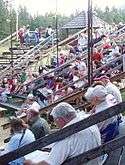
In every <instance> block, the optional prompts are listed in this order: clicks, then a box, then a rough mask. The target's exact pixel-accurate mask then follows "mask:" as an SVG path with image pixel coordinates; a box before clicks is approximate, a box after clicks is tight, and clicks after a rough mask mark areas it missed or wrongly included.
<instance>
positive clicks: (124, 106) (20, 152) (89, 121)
mask: <svg viewBox="0 0 125 165" xmlns="http://www.w3.org/2000/svg"><path fill="white" fill-rule="evenodd" d="M124 111H125V102H122V103H120V104H118V105H115V106H112V107H110V108H108V109H106V110H104V111H102V112H99V113H97V114H94V115H91V116H89V117H87V118H85V119H84V120H81V121H79V122H77V123H75V124H72V125H70V126H67V127H65V128H63V129H61V130H59V131H57V132H55V133H52V134H50V135H48V136H44V137H43V138H40V139H38V140H36V141H35V142H32V143H30V144H28V145H25V146H23V147H21V148H19V149H16V150H14V151H12V152H9V153H6V154H4V155H2V156H0V164H2V165H6V164H7V163H9V162H11V161H13V160H15V159H17V158H20V157H22V156H25V155H26V154H29V153H31V152H33V151H35V150H38V149H42V148H43V147H45V146H47V145H50V144H52V143H55V142H57V141H60V140H63V139H65V138H67V137H68V136H71V135H72V134H75V133H77V132H80V131H82V130H84V129H86V128H88V127H90V126H92V125H95V124H97V123H100V122H102V121H104V120H106V119H108V118H111V117H113V116H115V115H118V114H119V113H123V112H124Z"/></svg>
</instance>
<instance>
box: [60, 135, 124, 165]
mask: <svg viewBox="0 0 125 165" xmlns="http://www.w3.org/2000/svg"><path fill="white" fill-rule="evenodd" d="M124 145H125V136H122V137H119V138H117V139H114V140H111V141H110V142H107V143H105V144H103V145H100V146H99V147H96V148H93V149H91V150H89V151H86V152H84V153H82V154H80V155H78V156H75V157H73V158H70V159H68V160H66V161H65V162H64V163H63V164H62V165H76V164H78V165H83V164H84V163H87V162H89V161H90V160H93V159H95V158H98V157H100V156H102V155H104V154H110V153H111V152H112V151H115V150H117V149H119V148H121V147H123V146H124ZM109 156H110V155H109ZM110 163H112V162H110ZM117 163H118V162H117ZM115 164H116V162H115ZM103 165H107V164H106V163H104V164H103ZM110 165H111V164H110ZM112 165H114V164H112ZM116 165H118V164H116Z"/></svg>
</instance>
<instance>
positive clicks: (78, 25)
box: [62, 11, 108, 29]
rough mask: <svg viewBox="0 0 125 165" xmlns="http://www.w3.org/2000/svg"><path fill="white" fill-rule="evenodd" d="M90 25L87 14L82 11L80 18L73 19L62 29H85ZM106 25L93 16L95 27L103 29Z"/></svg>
mask: <svg viewBox="0 0 125 165" xmlns="http://www.w3.org/2000/svg"><path fill="white" fill-rule="evenodd" d="M87 25H88V17H87V12H85V11H82V12H81V13H80V14H79V15H78V16H76V17H75V18H74V19H72V20H71V21H70V22H68V23H67V24H65V25H64V26H63V27H62V29H83V28H85V27H87ZM104 25H108V23H106V22H104V21H103V20H102V19H100V18H99V17H97V16H96V15H93V27H95V28H96V27H102V26H104Z"/></svg>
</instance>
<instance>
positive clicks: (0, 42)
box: [0, 32, 16, 45]
mask: <svg viewBox="0 0 125 165" xmlns="http://www.w3.org/2000/svg"><path fill="white" fill-rule="evenodd" d="M14 36H16V32H14V33H13V34H12V37H14ZM10 38H11V35H9V36H8V37H6V38H4V39H3V40H1V41H0V45H1V44H3V43H4V42H6V41H7V40H9V39H10Z"/></svg>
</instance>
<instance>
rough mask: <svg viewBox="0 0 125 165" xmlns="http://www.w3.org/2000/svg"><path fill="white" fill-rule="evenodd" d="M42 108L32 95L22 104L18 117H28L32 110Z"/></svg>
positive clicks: (17, 113)
mask: <svg viewBox="0 0 125 165" xmlns="http://www.w3.org/2000/svg"><path fill="white" fill-rule="evenodd" d="M34 108H37V109H38V110H39V109H40V108H41V107H40V105H39V104H38V103H37V102H36V101H35V97H34V95H33V94H32V93H30V94H29V95H28V96H27V99H26V101H25V102H24V103H23V104H22V106H21V110H19V111H17V112H16V115H17V117H21V116H26V114H28V111H29V110H30V109H34Z"/></svg>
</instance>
